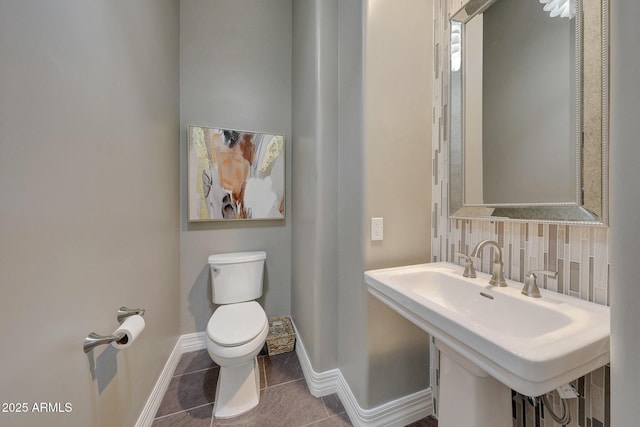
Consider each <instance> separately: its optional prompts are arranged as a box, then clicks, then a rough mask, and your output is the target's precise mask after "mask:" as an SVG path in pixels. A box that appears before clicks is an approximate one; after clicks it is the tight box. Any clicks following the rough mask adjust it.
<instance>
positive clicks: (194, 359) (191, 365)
mask: <svg viewBox="0 0 640 427" xmlns="http://www.w3.org/2000/svg"><path fill="white" fill-rule="evenodd" d="M216 366H218V365H217V364H216V363H215V362H214V361H213V360H211V356H209V352H207V350H206V349H204V350H198V351H192V352H189V353H184V354H183V355H182V356H181V357H180V362H178V366H177V367H176V370H175V372H174V373H173V375H174V376H176V375H183V374H188V373H190V372H196V371H201V370H203V369H210V368H214V367H216Z"/></svg>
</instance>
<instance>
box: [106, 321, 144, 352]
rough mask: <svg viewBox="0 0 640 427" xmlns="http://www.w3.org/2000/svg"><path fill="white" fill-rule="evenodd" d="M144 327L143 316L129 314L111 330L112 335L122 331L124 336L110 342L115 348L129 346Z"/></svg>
mask: <svg viewBox="0 0 640 427" xmlns="http://www.w3.org/2000/svg"><path fill="white" fill-rule="evenodd" d="M143 329H144V318H143V317H142V316H139V315H137V314H136V315H134V316H129V317H127V319H126V320H125V321H124V322H122V324H121V325H120V327H119V328H118V329H116V330H115V331H114V332H113V335H114V336H117V335H118V334H121V333H124V337H122V338H120V339H119V340H117V341H113V342H112V343H111V345H112V346H114V347H115V348H117V349H121V350H122V349H125V348H129V347H131V344H133V342H134V341H135V340H136V338H138V336H139V335H140V334H141V333H142V330H143Z"/></svg>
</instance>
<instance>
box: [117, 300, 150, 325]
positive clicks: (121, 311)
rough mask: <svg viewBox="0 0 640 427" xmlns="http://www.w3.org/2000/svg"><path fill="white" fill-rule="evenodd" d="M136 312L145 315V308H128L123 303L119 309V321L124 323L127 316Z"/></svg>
mask: <svg viewBox="0 0 640 427" xmlns="http://www.w3.org/2000/svg"><path fill="white" fill-rule="evenodd" d="M136 314H137V315H139V316H143V317H144V308H127V307H125V306H124V305H123V306H122V307H120V308H119V309H118V313H117V315H116V318H117V319H118V323H120V324H122V322H124V321H125V320H126V319H127V317H130V316H135V315H136Z"/></svg>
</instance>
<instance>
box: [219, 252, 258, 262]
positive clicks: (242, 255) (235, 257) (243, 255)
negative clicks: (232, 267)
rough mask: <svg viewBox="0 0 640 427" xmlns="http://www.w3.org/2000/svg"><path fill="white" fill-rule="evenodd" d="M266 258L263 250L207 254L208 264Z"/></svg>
mask: <svg viewBox="0 0 640 427" xmlns="http://www.w3.org/2000/svg"><path fill="white" fill-rule="evenodd" d="M266 258H267V253H266V252H265V251H253V252H232V253H228V254H215V255H211V256H209V264H235V263H239V262H251V261H260V260H263V259H266Z"/></svg>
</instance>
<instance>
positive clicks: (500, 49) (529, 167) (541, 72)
mask: <svg viewBox="0 0 640 427" xmlns="http://www.w3.org/2000/svg"><path fill="white" fill-rule="evenodd" d="M607 17H608V0H471V1H469V2H467V4H466V5H465V6H464V7H463V8H462V9H461V10H460V11H458V12H457V13H455V14H454V15H453V17H452V18H451V22H450V24H451V25H450V30H451V43H450V63H449V65H450V66H449V82H450V97H449V118H450V122H449V141H450V145H449V203H450V206H449V207H450V216H451V217H453V218H494V219H505V220H509V219H511V220H534V221H549V222H565V221H570V222H584V223H589V224H602V225H606V224H607V220H608V212H607V210H608V209H607V208H608V200H607V197H608V191H607V174H608V163H607V153H608V22H607Z"/></svg>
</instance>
